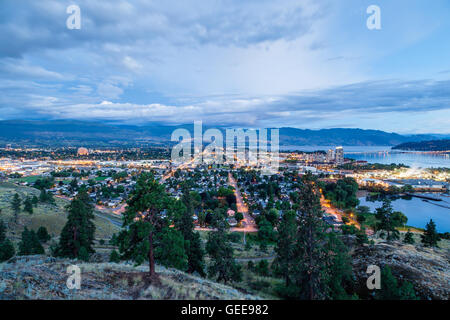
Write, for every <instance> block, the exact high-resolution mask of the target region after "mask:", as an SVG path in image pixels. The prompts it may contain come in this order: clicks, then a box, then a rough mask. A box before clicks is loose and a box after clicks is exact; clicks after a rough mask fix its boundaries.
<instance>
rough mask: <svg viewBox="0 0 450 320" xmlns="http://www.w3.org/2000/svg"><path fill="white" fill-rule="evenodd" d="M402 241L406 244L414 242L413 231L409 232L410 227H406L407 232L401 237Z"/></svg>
mask: <svg viewBox="0 0 450 320" xmlns="http://www.w3.org/2000/svg"><path fill="white" fill-rule="evenodd" d="M403 242H404V243H407V244H414V243H415V240H414V236H413V233H412V232H411V230H410V229H408V232H407V233H406V234H405V238H404V239H403Z"/></svg>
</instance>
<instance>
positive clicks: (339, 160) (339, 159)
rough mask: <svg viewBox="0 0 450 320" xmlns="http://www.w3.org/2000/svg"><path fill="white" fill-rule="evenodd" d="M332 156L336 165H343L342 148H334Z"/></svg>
mask: <svg viewBox="0 0 450 320" xmlns="http://www.w3.org/2000/svg"><path fill="white" fill-rule="evenodd" d="M334 155H335V157H334V160H335V161H336V164H343V163H344V148H342V147H336V151H335V153H334Z"/></svg>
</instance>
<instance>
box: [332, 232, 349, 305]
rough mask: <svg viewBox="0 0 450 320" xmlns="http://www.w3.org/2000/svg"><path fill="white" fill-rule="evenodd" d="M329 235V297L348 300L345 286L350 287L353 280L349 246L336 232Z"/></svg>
mask: <svg viewBox="0 0 450 320" xmlns="http://www.w3.org/2000/svg"><path fill="white" fill-rule="evenodd" d="M327 236H328V239H327V246H326V248H327V251H328V252H327V260H326V261H327V263H328V267H327V271H328V275H327V277H326V280H327V287H328V288H327V289H328V292H327V298H329V299H333V300H343V299H345V300H346V299H349V298H350V296H349V295H348V294H347V292H346V290H345V287H350V286H351V281H352V266H351V260H350V255H349V254H348V248H347V247H346V246H345V244H344V243H343V242H342V241H341V240H340V239H339V238H338V236H337V235H336V233H334V232H331V233H329V234H328V235H327Z"/></svg>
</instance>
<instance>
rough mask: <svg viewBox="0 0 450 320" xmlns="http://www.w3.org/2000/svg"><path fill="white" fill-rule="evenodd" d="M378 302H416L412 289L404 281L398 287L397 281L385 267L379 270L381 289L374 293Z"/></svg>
mask: <svg viewBox="0 0 450 320" xmlns="http://www.w3.org/2000/svg"><path fill="white" fill-rule="evenodd" d="M375 299H378V300H416V299H417V297H416V294H415V292H414V287H413V285H412V284H411V283H409V282H407V281H404V282H403V284H402V285H401V286H400V287H399V286H398V281H397V279H396V278H395V277H394V276H393V275H392V271H391V268H389V267H388V266H385V267H384V268H383V269H381V289H380V290H377V291H376V293H375Z"/></svg>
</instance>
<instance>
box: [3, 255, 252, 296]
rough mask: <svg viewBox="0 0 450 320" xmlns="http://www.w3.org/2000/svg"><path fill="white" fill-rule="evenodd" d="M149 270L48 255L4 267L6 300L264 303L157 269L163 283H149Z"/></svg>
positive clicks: (198, 280) (206, 282)
mask: <svg viewBox="0 0 450 320" xmlns="http://www.w3.org/2000/svg"><path fill="white" fill-rule="evenodd" d="M71 265H78V266H79V267H80V270H81V288H80V289H79V290H77V289H69V288H68V287H67V285H66V282H67V279H68V277H69V276H70V274H68V273H67V268H68V267H69V266H71ZM147 268H148V267H146V266H140V267H134V266H133V265H131V264H122V263H121V264H116V263H82V262H80V261H71V260H66V259H55V258H52V257H46V256H22V257H15V258H13V259H11V260H10V261H8V262H7V263H2V264H0V299H45V300H53V299H82V300H85V299H107V300H111V299H195V300H211V299H221V300H222V299H230V300H244V299H258V297H256V296H251V295H247V294H244V293H241V292H240V291H238V290H236V289H234V288H231V287H229V286H226V285H222V284H219V283H215V282H213V281H209V280H206V279H203V278H200V277H196V276H193V275H189V274H186V273H183V272H181V271H178V270H175V269H168V268H164V267H160V266H158V267H157V272H158V274H159V275H160V282H159V283H156V284H155V283H149V281H148V277H147V272H146V271H147Z"/></svg>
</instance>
